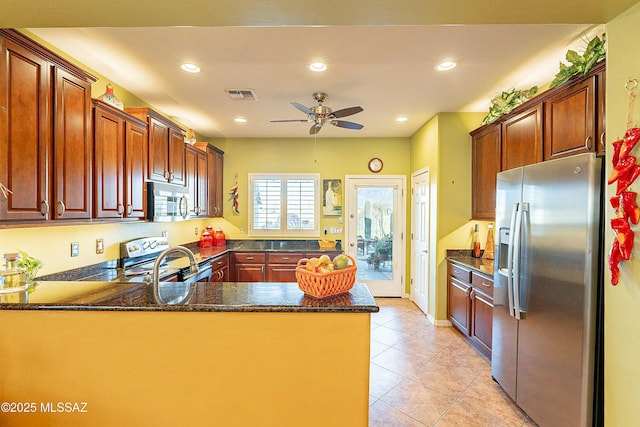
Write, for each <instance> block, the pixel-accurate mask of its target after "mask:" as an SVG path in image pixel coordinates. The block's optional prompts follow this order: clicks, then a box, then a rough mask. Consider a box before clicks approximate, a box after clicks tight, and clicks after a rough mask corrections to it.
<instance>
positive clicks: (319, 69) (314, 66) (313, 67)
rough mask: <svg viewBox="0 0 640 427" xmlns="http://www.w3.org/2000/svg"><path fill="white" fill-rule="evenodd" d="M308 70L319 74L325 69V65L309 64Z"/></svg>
mask: <svg viewBox="0 0 640 427" xmlns="http://www.w3.org/2000/svg"><path fill="white" fill-rule="evenodd" d="M309 69H310V70H311V71H315V72H316V73H320V72H322V71H325V70H326V69H327V64H325V63H324V62H312V63H311V64H309Z"/></svg>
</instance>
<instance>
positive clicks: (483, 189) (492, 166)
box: [471, 123, 501, 219]
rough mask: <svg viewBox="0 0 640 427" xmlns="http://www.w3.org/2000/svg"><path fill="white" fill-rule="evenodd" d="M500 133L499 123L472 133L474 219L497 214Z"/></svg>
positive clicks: (492, 217)
mask: <svg viewBox="0 0 640 427" xmlns="http://www.w3.org/2000/svg"><path fill="white" fill-rule="evenodd" d="M500 133H501V126H500V123H497V124H495V125H493V126H487V127H485V128H481V130H479V131H478V132H474V133H472V134H471V144H472V151H473V152H472V165H471V174H472V178H471V180H472V183H471V217H472V218H474V219H494V218H495V216H496V175H497V174H498V172H500V170H501V168H500Z"/></svg>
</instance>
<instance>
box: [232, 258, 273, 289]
mask: <svg viewBox="0 0 640 427" xmlns="http://www.w3.org/2000/svg"><path fill="white" fill-rule="evenodd" d="M233 261H234V262H233V274H234V277H233V280H234V281H235V282H264V281H265V280H266V274H265V263H266V257H265V253H264V252H234V253H233Z"/></svg>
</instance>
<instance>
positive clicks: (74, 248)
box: [71, 242, 80, 256]
mask: <svg viewBox="0 0 640 427" xmlns="http://www.w3.org/2000/svg"><path fill="white" fill-rule="evenodd" d="M78 255H80V243H78V242H71V256H78Z"/></svg>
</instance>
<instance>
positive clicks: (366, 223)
mask: <svg viewBox="0 0 640 427" xmlns="http://www.w3.org/2000/svg"><path fill="white" fill-rule="evenodd" d="M345 184H346V185H345V189H346V193H345V194H346V197H345V240H346V242H345V243H346V244H345V245H344V246H345V252H346V253H347V254H348V255H350V256H351V257H353V258H354V259H355V260H357V265H358V273H357V277H356V280H357V281H358V282H361V283H365V284H366V285H367V286H368V287H369V290H370V291H371V293H372V294H373V295H374V296H389V297H391V296H398V297H399V296H403V295H404V293H405V290H404V286H405V284H404V270H405V237H404V229H405V185H406V178H405V177H404V176H375V177H369V176H366V177H362V176H346V179H345Z"/></svg>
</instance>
